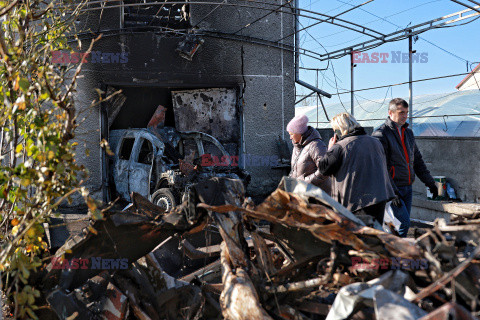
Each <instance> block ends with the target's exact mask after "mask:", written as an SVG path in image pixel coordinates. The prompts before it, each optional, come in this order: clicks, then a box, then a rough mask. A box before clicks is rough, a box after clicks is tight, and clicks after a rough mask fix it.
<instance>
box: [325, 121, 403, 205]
mask: <svg viewBox="0 0 480 320" xmlns="http://www.w3.org/2000/svg"><path fill="white" fill-rule="evenodd" d="M318 166H319V169H320V171H321V172H322V173H323V174H328V175H333V176H334V179H333V185H332V197H333V198H334V199H335V200H337V201H338V202H339V203H341V204H342V205H343V206H344V207H346V208H347V209H349V210H350V211H352V212H354V211H357V210H360V209H362V208H365V207H368V206H371V205H375V204H378V203H381V202H384V201H388V200H391V199H393V198H394V197H395V193H394V191H393V188H392V184H391V182H390V178H389V176H388V172H387V164H386V161H385V154H384V151H383V147H382V144H381V143H380V141H378V140H377V139H375V138H372V137H370V136H367V135H366V134H365V131H364V130H363V128H361V129H359V130H357V132H355V133H353V134H352V135H350V136H346V137H344V138H342V139H341V140H340V141H338V142H337V143H336V144H335V145H333V147H332V148H330V150H328V153H327V154H326V156H325V157H323V158H322V159H321V160H320V161H319V162H318Z"/></svg>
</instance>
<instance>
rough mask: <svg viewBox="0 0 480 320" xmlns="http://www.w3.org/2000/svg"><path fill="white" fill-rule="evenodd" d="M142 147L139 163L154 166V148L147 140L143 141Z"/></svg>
mask: <svg viewBox="0 0 480 320" xmlns="http://www.w3.org/2000/svg"><path fill="white" fill-rule="evenodd" d="M142 140H143V141H142V146H141V147H140V153H139V154H138V161H137V162H139V163H143V164H152V160H153V146H152V143H151V142H150V141H148V140H147V139H142Z"/></svg>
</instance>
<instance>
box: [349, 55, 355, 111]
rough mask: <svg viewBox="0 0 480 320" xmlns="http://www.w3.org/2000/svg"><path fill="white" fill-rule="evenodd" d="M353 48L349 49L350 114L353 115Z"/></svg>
mask: <svg viewBox="0 0 480 320" xmlns="http://www.w3.org/2000/svg"><path fill="white" fill-rule="evenodd" d="M353 52H354V51H353V50H350V114H351V115H352V116H353V114H354V111H355V109H354V105H355V102H354V100H353V99H354V97H355V90H354V83H353V79H354V78H353V68H355V64H354V63H353Z"/></svg>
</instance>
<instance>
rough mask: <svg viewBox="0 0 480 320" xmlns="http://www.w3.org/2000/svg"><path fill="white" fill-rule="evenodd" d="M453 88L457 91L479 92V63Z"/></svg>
mask: <svg viewBox="0 0 480 320" xmlns="http://www.w3.org/2000/svg"><path fill="white" fill-rule="evenodd" d="M455 88H457V90H459V91H464V90H474V89H478V90H480V63H479V64H478V65H477V66H476V67H475V69H473V70H472V72H470V73H469V74H467V76H466V77H465V78H463V80H462V81H460V83H459V84H457V86H456V87H455Z"/></svg>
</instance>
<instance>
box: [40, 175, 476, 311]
mask: <svg viewBox="0 0 480 320" xmlns="http://www.w3.org/2000/svg"><path fill="white" fill-rule="evenodd" d="M186 198H187V199H186V200H185V201H184V202H183V203H182V204H181V205H179V206H177V207H175V208H174V209H173V210H172V211H171V212H169V213H165V212H164V210H163V209H162V208H160V207H157V206H155V205H153V204H152V203H150V202H149V201H148V200H147V199H145V198H143V197H142V196H140V195H138V194H133V195H132V199H133V205H132V206H131V207H130V208H128V209H126V210H124V211H114V210H112V209H109V210H107V211H105V213H104V219H103V220H97V221H93V222H91V224H90V226H89V227H88V228H87V229H86V232H84V234H83V235H80V236H76V237H74V238H72V239H70V240H69V241H67V242H66V243H65V245H64V246H63V247H61V248H60V249H58V250H57V252H56V253H55V255H54V256H53V257H52V258H51V259H50V263H49V264H48V266H47V267H46V268H45V269H44V270H43V273H41V274H39V275H37V277H38V282H39V283H41V287H42V290H43V294H44V297H46V298H45V299H46V305H47V308H46V309H48V310H49V312H50V317H52V318H56V317H58V318H60V319H142V320H146V319H192V320H193V319H295V320H296V319H328V320H333V319H382V320H383V319H476V317H477V316H478V315H479V314H480V313H479V311H480V304H479V290H480V268H479V266H480V264H479V263H480V260H479V251H480V246H479V245H478V244H479V240H480V225H479V222H480V221H479V220H478V219H476V220H475V219H470V220H465V219H463V220H462V219H457V220H453V221H452V222H451V223H450V224H448V225H447V224H446V223H444V222H442V221H436V222H435V225H434V227H433V228H428V229H419V231H420V232H419V234H418V235H416V238H415V239H414V238H411V239H404V238H400V237H397V236H396V235H394V234H392V233H385V232H383V231H381V230H378V229H375V228H373V227H371V226H368V225H370V222H369V221H368V219H365V218H366V217H358V216H355V215H353V214H352V213H351V212H349V211H348V210H347V209H345V208H344V207H342V206H341V205H340V204H338V203H337V202H336V201H334V200H332V199H331V198H330V197H329V196H328V195H326V194H325V193H324V192H323V191H322V190H320V189H318V188H316V187H314V186H312V185H309V184H306V183H305V182H303V181H298V180H295V179H291V178H283V180H282V182H281V183H280V185H279V187H278V188H277V189H276V190H275V191H274V192H273V193H272V194H271V195H270V196H268V197H267V198H266V199H265V200H264V201H263V202H262V203H261V204H259V205H255V204H254V203H253V202H252V200H251V199H250V198H245V190H244V186H243V183H242V182H241V181H240V180H233V179H227V178H211V179H210V180H208V181H204V182H200V183H198V184H196V185H195V186H194V187H192V188H191V191H190V192H189V194H188V197H186ZM75 259H77V261H81V260H80V259H83V261H87V260H88V262H89V267H88V268H72V267H70V268H63V267H60V268H59V267H58V266H59V265H60V266H63V265H64V264H63V263H64V262H65V261H67V263H68V261H70V263H72V261H75ZM93 259H101V260H103V261H117V262H118V261H119V260H120V266H122V263H123V266H124V268H118V266H117V268H113V269H112V268H111V266H112V265H101V264H100V267H97V268H92V265H91V264H90V263H91V262H92V260H93ZM109 259H111V260H109ZM70 266H72V265H70Z"/></svg>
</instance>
